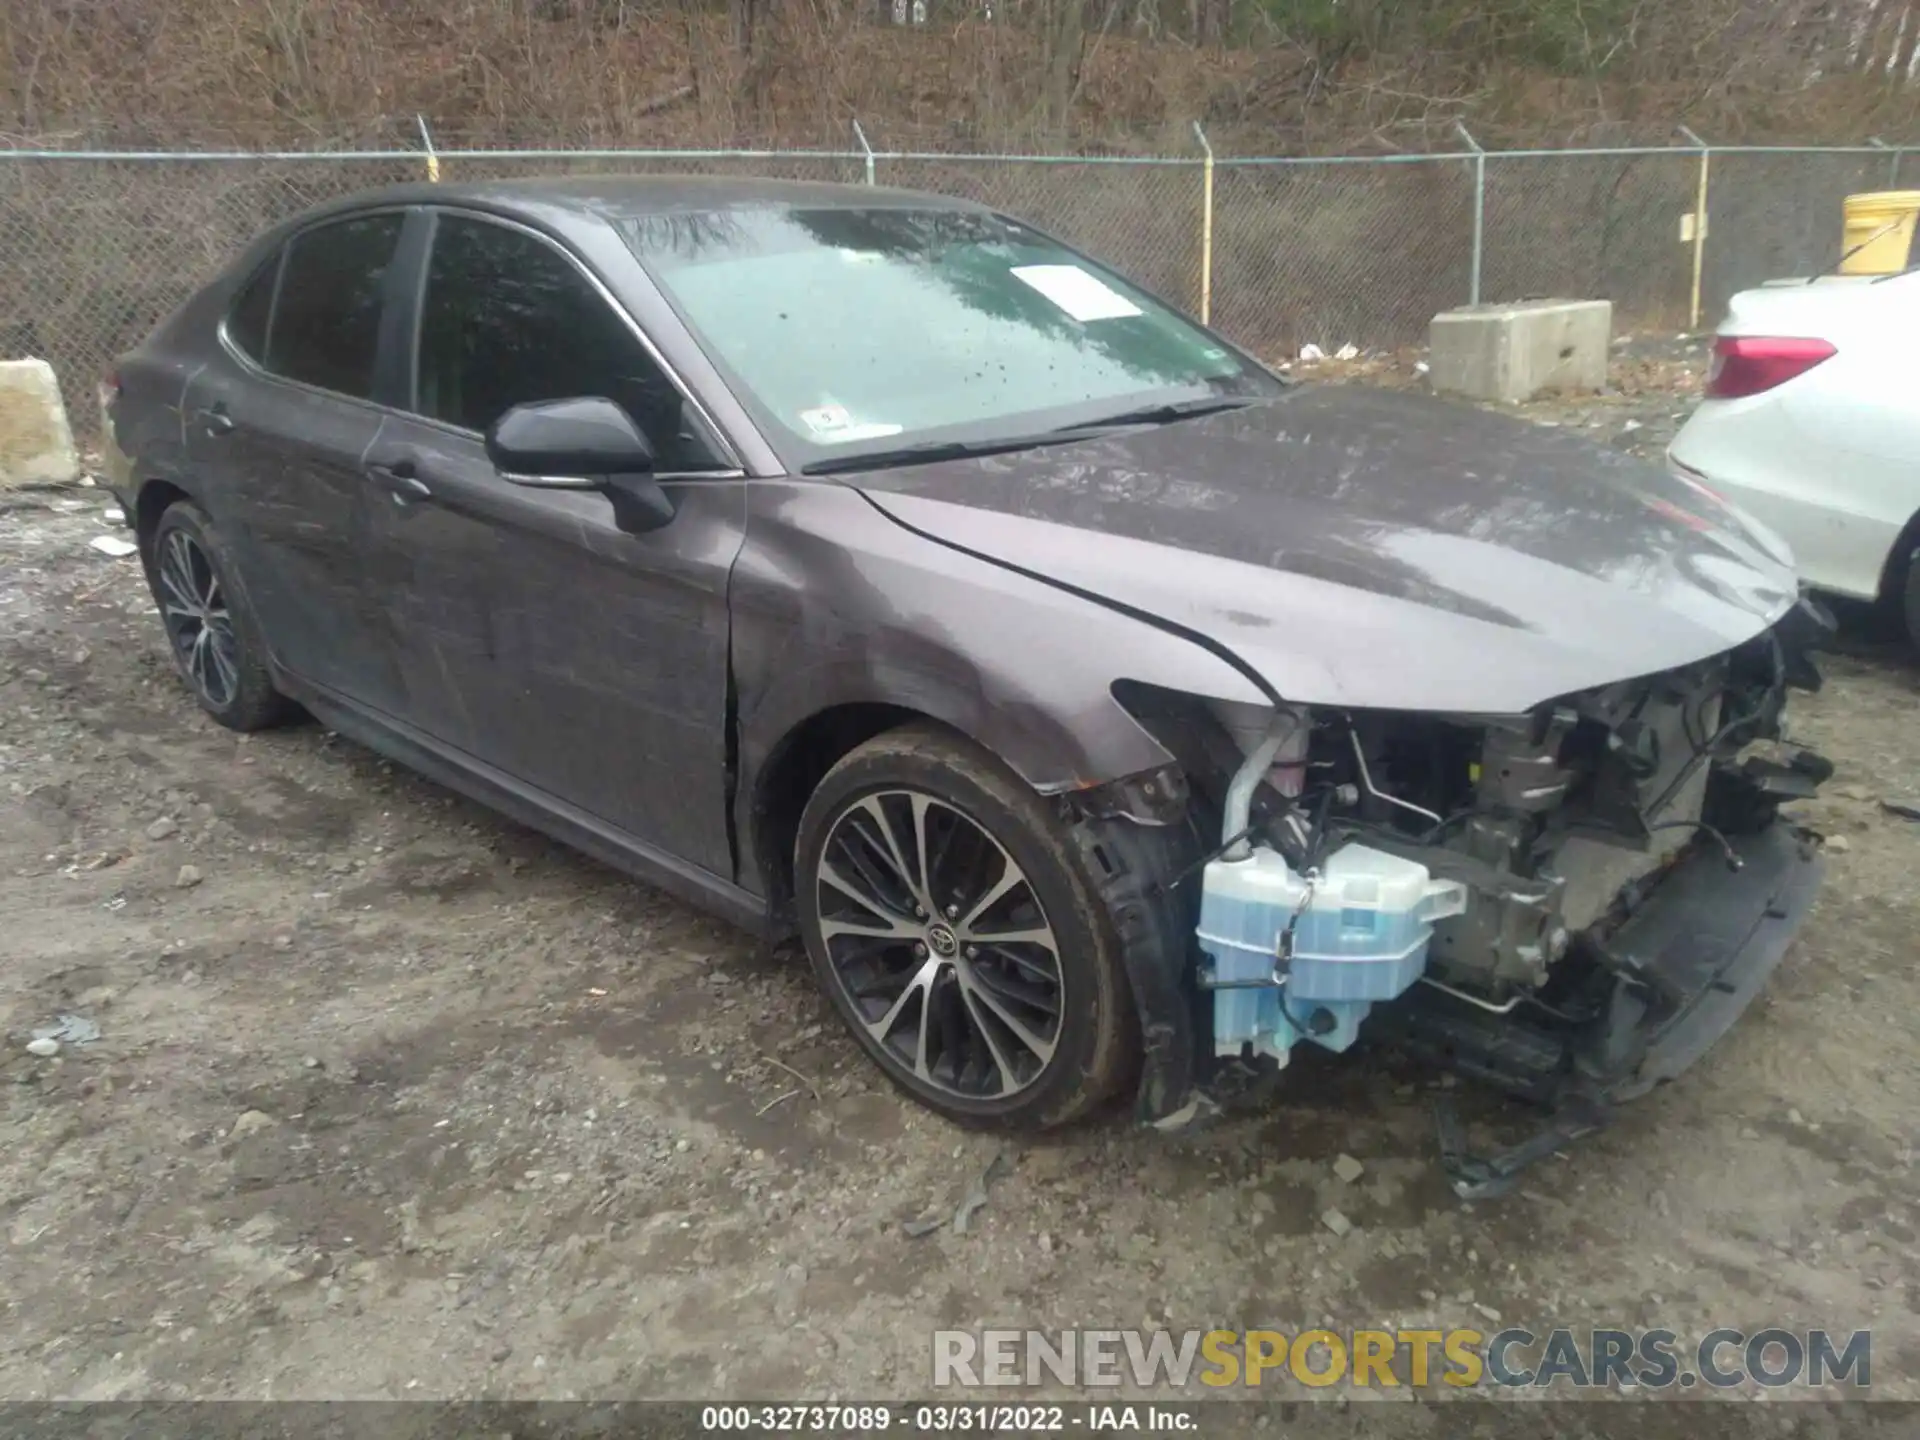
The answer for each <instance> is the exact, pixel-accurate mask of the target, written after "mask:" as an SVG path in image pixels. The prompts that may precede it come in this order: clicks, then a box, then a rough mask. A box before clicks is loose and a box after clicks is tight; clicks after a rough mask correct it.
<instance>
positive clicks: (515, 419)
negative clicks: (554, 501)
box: [486, 395, 673, 531]
mask: <svg viewBox="0 0 1920 1440" xmlns="http://www.w3.org/2000/svg"><path fill="white" fill-rule="evenodd" d="M486 444H487V458H488V459H489V460H491V461H492V462H493V465H494V468H495V469H496V470H498V471H499V472H500V478H501V479H503V480H505V481H507V482H508V483H509V484H513V485H525V486H528V487H530V488H532V489H536V490H602V491H605V492H606V495H607V498H608V499H609V500H611V501H612V502H613V510H614V519H615V523H617V524H618V525H619V526H620V528H621V529H623V530H628V531H643V530H656V529H658V528H659V527H660V526H662V525H664V524H666V523H667V522H668V521H669V520H671V519H672V518H673V500H672V498H671V497H670V496H669V495H668V494H667V492H666V491H665V490H663V489H661V488H660V482H659V481H657V480H655V479H654V478H653V460H654V456H653V446H651V445H650V444H648V443H647V437H646V436H645V435H643V434H641V433H640V427H639V426H638V425H635V424H634V423H633V417H632V416H630V415H628V414H627V412H626V411H625V410H623V409H621V408H620V407H619V406H618V405H616V404H614V403H613V401H611V400H605V399H602V398H600V397H599V396H596V395H586V396H581V397H580V398H578V399H573V400H541V401H537V402H535V403H534V404H531V405H516V406H514V407H513V408H512V409H511V410H509V411H507V413H506V414H504V415H502V416H501V417H500V418H499V419H498V420H496V421H494V422H493V428H492V429H490V430H488V431H487V441H486Z"/></svg>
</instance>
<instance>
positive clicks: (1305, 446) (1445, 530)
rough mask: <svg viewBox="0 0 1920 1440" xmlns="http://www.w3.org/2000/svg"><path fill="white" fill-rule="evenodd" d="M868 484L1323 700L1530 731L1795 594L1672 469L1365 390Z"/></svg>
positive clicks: (934, 528)
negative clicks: (1566, 701) (1558, 704)
mask: <svg viewBox="0 0 1920 1440" xmlns="http://www.w3.org/2000/svg"><path fill="white" fill-rule="evenodd" d="M852 483H855V484H857V485H858V486H859V487H860V488H861V489H862V490H863V491H864V492H865V493H866V494H867V496H868V498H869V499H870V500H872V502H873V503H874V504H875V505H877V506H879V507H880V509H881V510H882V511H884V512H885V513H886V514H888V515H889V516H891V517H892V518H893V519H895V520H896V521H898V522H900V523H901V524H903V525H905V526H908V527H910V528H912V529H914V530H917V531H920V532H921V533H923V534H925V535H928V536H931V537H933V538H935V539H937V540H940V541H943V542H945V543H948V544H951V545H956V546H959V547H961V548H963V549H966V550H969V551H972V552H974V553H976V554H979V555H981V556H984V557H987V558H989V559H992V560H995V561H998V562H1000V563H1003V564H1008V565H1012V566H1017V567H1019V568H1021V569H1024V570H1028V571H1032V572H1034V573H1036V574H1039V575H1042V576H1045V577H1046V578H1048V579H1050V580H1053V581H1055V582H1057V583H1060V584H1064V585H1068V586H1071V587H1073V588H1075V589H1077V590H1081V591H1085V592H1088V593H1090V594H1093V595H1095V596H1098V597H1099V598H1101V599H1103V600H1105V601H1108V602H1112V603H1117V604H1121V605H1124V606H1127V607H1131V608H1133V609H1136V610H1139V611H1142V612H1145V613H1146V614H1148V615H1151V616H1153V617H1156V618H1157V619H1159V620H1162V621H1165V622H1170V623H1172V624H1175V625H1179V626H1182V627H1185V628H1186V629H1188V630H1190V631H1196V632H1199V633H1201V634H1203V635H1205V636H1206V637H1208V638H1209V639H1211V640H1213V641H1215V642H1217V643H1219V644H1221V645H1224V646H1226V647H1228V648H1229V649H1231V650H1232V651H1233V653H1234V654H1235V655H1237V656H1238V657H1239V658H1240V659H1241V660H1242V661H1243V662H1244V663H1245V664H1246V665H1248V666H1250V667H1251V668H1252V669H1254V670H1255V671H1257V672H1258V673H1259V674H1260V675H1261V676H1263V677H1264V678H1265V679H1266V681H1267V682H1268V683H1269V684H1270V685H1271V686H1272V687H1273V688H1274V689H1275V690H1276V691H1278V692H1279V693H1280V694H1281V695H1282V696H1284V697H1285V698H1287V699H1289V700H1293V701H1297V702H1299V703H1303V704H1317V705H1348V706H1356V707H1364V708H1376V707H1377V708H1387V709H1409V710H1427V711H1448V712H1459V713H1474V712H1478V713H1500V712H1508V713H1510V712H1517V711H1520V710H1524V709H1528V708H1530V707H1532V706H1533V705H1535V704H1538V703H1539V702H1541V701H1543V700H1547V699H1551V698H1554V697H1556V696H1560V695H1565V694H1570V693H1572V692H1574V691H1578V690H1584V689H1587V688H1590V687H1592V686H1595V685H1600V684H1605V683H1608V682H1611V681H1614V680H1621V679H1627V678H1629V677H1632V676H1637V675H1647V674H1652V673H1654V672H1656V671H1660V670H1665V669H1670V668H1672V667H1674V666H1678V665H1682V664H1686V663H1689V662H1691V661H1695V660H1700V659H1704V658H1705V657H1707V656H1709V655H1713V654H1716V653H1718V652H1720V651H1722V650H1726V649H1728V648H1730V647H1732V646H1734V645H1736V644H1738V643H1739V642H1741V641H1743V640H1746V639H1749V638H1751V637H1752V636H1754V635H1756V634H1758V633H1759V632H1760V631H1761V630H1763V629H1765V628H1766V627H1767V626H1768V625H1770V624H1771V623H1772V622H1773V621H1774V620H1776V619H1778V618H1779V617H1780V615H1781V614H1783V613H1784V612H1785V611H1786V610H1787V609H1788V608H1789V607H1790V606H1791V605H1792V604H1793V602H1794V600H1795V598H1796V595H1797V586H1796V582H1795V578H1794V574H1793V568H1792V564H1791V561H1790V560H1789V559H1788V558H1787V552H1786V550H1785V547H1784V546H1782V545H1781V544H1780V542H1779V541H1778V540H1777V539H1775V538H1774V537H1773V536H1772V535H1771V534H1770V533H1768V532H1765V531H1762V530H1760V529H1759V528H1758V527H1756V526H1754V525H1752V524H1751V522H1748V521H1746V520H1744V519H1743V518H1742V517H1741V516H1739V515H1738V514H1737V513H1736V512H1734V511H1732V510H1729V509H1728V508H1726V507H1725V506H1724V505H1722V504H1720V503H1718V502H1717V501H1716V500H1715V499H1714V497H1712V496H1711V495H1710V494H1709V493H1708V492H1705V491H1702V490H1700V489H1698V488H1696V487H1693V486H1691V485H1689V484H1687V483H1686V482H1684V481H1681V480H1678V479H1676V478H1674V477H1672V476H1670V475H1669V474H1667V473H1666V472H1665V471H1662V470H1659V469H1656V468H1654V467H1652V466H1649V465H1646V464H1644V463H1642V462H1640V461H1637V460H1633V459H1630V458H1628V457H1626V456H1623V455H1620V454H1617V453H1615V452H1613V451H1611V450H1607V449H1605V448H1603V447H1600V446H1598V445H1594V444H1591V443H1589V442H1587V441H1585V440H1582V439H1580V438H1579V437H1577V436H1576V435H1573V434H1569V433H1564V432H1561V431H1559V430H1556V429H1550V428H1547V427H1543V426H1537V425H1532V424H1529V423H1527V422H1524V421H1519V420H1514V419H1510V418H1507V417H1505V416H1501V415H1496V414H1493V413H1490V412H1487V411H1481V410H1475V409H1471V408H1468V407H1466V406H1459V405H1451V404H1447V403H1444V402H1441V401H1437V400H1432V399H1429V398H1426V397H1424V396H1415V395H1407V394H1402V393H1393V392H1389V391H1384V390H1370V389H1363V388H1359V387H1348V386H1342V387H1302V388H1300V389H1297V390H1293V391H1290V392H1289V393H1288V394H1287V395H1285V396H1284V397H1282V398H1280V399H1278V400H1275V401H1272V402H1270V403H1263V404H1259V405H1255V406H1251V407H1248V408H1245V409H1241V410H1236V411H1230V412H1226V413H1224V414H1219V415H1214V416H1208V417H1206V418H1203V419H1195V420H1187V421H1182V422H1178V423H1174V424H1170V425H1163V426H1158V427H1154V428H1145V429H1133V430H1127V431H1120V432H1115V433H1114V434H1112V435H1110V436H1106V437H1102V438H1098V439H1095V440H1090V441H1085V442H1081V443H1076V444H1072V445H1060V446H1049V447H1044V448H1040V449H1035V450H1025V451H1019V452H1016V453H1013V454H1007V455H996V456H990V457H983V458H980V459H969V460H959V461H950V462H943V463H938V464H930V465H920V466H910V467H903V468H900V469H897V470H887V471H880V472H875V473H872V474H866V475H860V476H857V477H853V482H852ZM1007 641H1008V643H1009V644H1018V643H1019V637H1018V636H1017V635H1010V636H1008V637H1007ZM1114 660H1115V671H1116V674H1117V675H1122V676H1123V675H1124V674H1125V669H1126V665H1125V660H1126V657H1125V656H1123V655H1122V656H1115V657H1114Z"/></svg>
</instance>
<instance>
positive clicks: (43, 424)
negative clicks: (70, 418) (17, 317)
mask: <svg viewBox="0 0 1920 1440" xmlns="http://www.w3.org/2000/svg"><path fill="white" fill-rule="evenodd" d="M79 478H80V456H79V454H78V453H77V452H76V451H75V450H74V448H73V427H72V426H70V425H69V424H68V423H67V407H66V405H65V403H64V402H63V401H62V400H61V399H60V382H59V381H58V380H57V379H56V378H55V377H54V373H53V367H52V366H51V365H49V364H48V363H47V362H46V361H44V360H0V490H5V489H9V488H11V487H13V486H16V485H64V484H66V483H68V482H69V481H72V480H77V479H79Z"/></svg>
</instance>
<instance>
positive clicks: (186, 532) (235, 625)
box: [146, 500, 297, 731]
mask: <svg viewBox="0 0 1920 1440" xmlns="http://www.w3.org/2000/svg"><path fill="white" fill-rule="evenodd" d="M146 560H147V580H148V583H149V585H150V586H151V588H152V590H153V599H154V603H155V604H156V605H158V606H159V607H160V620H161V623H162V624H163V625H164V626H165V628H166V632H167V649H168V651H169V653H171V654H172V656H173V664H174V668H175V669H176V670H178V671H179V672H180V678H181V679H182V680H184V681H185V682H186V685H187V689H188V691H189V692H191V693H192V695H193V698H194V699H195V701H197V702H198V703H199V706H200V708H201V709H202V710H204V711H206V712H207V714H209V715H211V716H212V717H213V718H214V719H215V720H217V721H219V722H220V723H221V724H222V725H224V726H226V727H227V728H228V729H229V730H241V731H250V730H265V729H267V728H268V727H270V726H274V725H279V724H283V723H285V722H286V721H287V720H289V719H291V718H292V717H293V715H294V714H296V713H297V712H296V709H295V706H294V704H293V702H292V701H291V700H289V699H287V697H286V696H284V695H282V694H281V693H280V692H279V691H278V690H276V689H275V688H274V684H273V674H272V671H271V670H270V669H269V668H268V665H267V647H266V643H265V641H264V640H262V638H261V635H260V626H259V622H258V621H257V620H256V619H255V618H254V614H253V608H252V606H250V605H249V604H248V603H247V597H246V592H245V591H244V590H243V589H242V588H241V587H240V585H239V582H238V579H237V575H238V571H237V570H236V568H235V566H234V563H233V557H232V555H231V554H230V553H229V551H228V550H227V547H226V545H225V543H224V542H223V541H222V540H221V538H220V533H219V531H218V530H216V529H215V528H214V524H213V521H212V520H210V519H208V518H207V515H206V512H205V511H203V510H201V509H200V507H199V506H197V505H195V504H193V503H192V502H191V501H188V500H176V501H175V502H174V503H173V504H171V505H169V506H168V507H167V508H166V510H165V512H164V513H162V515H161V516H160V521H159V523H158V524H157V525H156V526H154V530H153V539H152V541H151V543H150V545H149V548H148V553H147V556H146Z"/></svg>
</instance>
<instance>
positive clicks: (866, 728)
mask: <svg viewBox="0 0 1920 1440" xmlns="http://www.w3.org/2000/svg"><path fill="white" fill-rule="evenodd" d="M927 723H932V724H935V725H939V726H941V727H942V728H943V729H947V730H951V731H952V732H953V733H954V734H956V735H959V736H961V737H963V738H965V739H967V740H970V741H972V742H973V743H974V744H976V745H980V746H981V748H983V749H985V750H987V751H988V752H989V753H992V754H997V752H995V751H994V750H993V747H992V746H990V745H986V744H984V743H983V742H982V741H981V740H980V739H979V737H977V736H974V735H971V734H969V733H968V732H967V731H966V730H965V729H963V728H962V727H960V726H958V725H955V724H954V723H952V721H951V720H950V719H947V718H945V717H942V716H940V715H935V714H930V713H928V712H927V711H926V710H922V709H915V708H913V707H912V706H909V705H902V704H898V703H896V702H893V701H886V700H843V701H840V702H838V703H835V704H832V705H827V706H825V707H823V708H821V709H818V710H815V711H814V712H813V713H811V714H809V715H807V716H805V717H803V718H802V719H800V720H798V721H796V722H794V723H793V724H791V725H789V726H788V727H787V728H786V729H785V730H784V732H783V733H782V734H781V735H780V737H779V738H778V739H777V740H775V741H774V742H773V743H772V745H771V746H770V747H768V749H767V751H766V755H765V758H764V759H763V760H762V761H761V762H760V763H759V764H758V765H757V766H755V767H754V771H753V773H752V775H751V776H750V777H749V778H748V784H747V786H746V787H745V789H746V793H745V794H744V795H743V796H742V800H743V802H744V808H745V810H746V817H745V822H746V823H745V824H744V825H743V826H742V827H741V832H740V833H741V838H742V841H743V846H742V848H743V851H744V852H745V853H743V854H742V856H741V869H742V871H743V875H742V878H743V879H745V878H747V877H749V876H753V875H756V874H757V876H758V878H759V881H760V884H761V886H762V889H763V893H764V894H765V895H766V897H767V912H768V914H769V915H771V916H772V917H773V918H774V921H775V923H776V925H777V926H778V927H780V928H783V929H784V928H785V927H787V926H788V925H790V924H791V923H792V919H793V846H794V841H795V839H796V838H797V837H798V835H799V833H800V816H801V812H803V811H804V810H805V809H806V807H807V801H808V800H809V799H811V798H812V796H813V792H814V791H815V790H816V789H818V788H819V785H820V782H821V781H822V780H823V779H825V778H826V775H827V772H828V771H829V770H831V769H833V767H834V766H835V765H837V764H839V763H840V761H841V760H843V759H845V758H846V757H847V756H848V755H850V754H852V753H853V752H854V751H855V750H857V749H859V747H860V746H862V745H864V744H866V743H867V741H869V740H872V739H874V738H875V737H876V736H879V735H884V734H886V733H887V732H888V731H890V730H898V729H900V728H902V727H903V726H907V725H915V724H927ZM999 758H1001V759H1004V758H1005V757H1003V756H1002V757H999Z"/></svg>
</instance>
